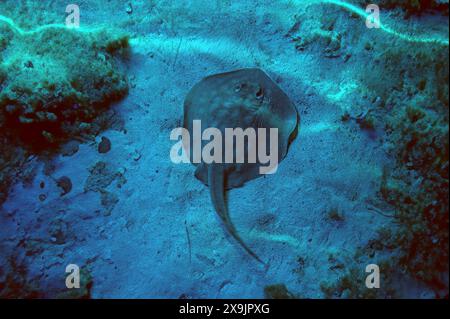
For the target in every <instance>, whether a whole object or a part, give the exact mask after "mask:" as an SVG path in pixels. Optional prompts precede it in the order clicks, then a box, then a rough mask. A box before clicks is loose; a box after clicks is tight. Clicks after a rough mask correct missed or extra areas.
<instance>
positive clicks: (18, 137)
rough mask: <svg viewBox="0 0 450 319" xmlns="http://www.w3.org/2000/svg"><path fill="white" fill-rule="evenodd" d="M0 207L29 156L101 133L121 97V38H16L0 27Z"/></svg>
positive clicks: (64, 33)
mask: <svg viewBox="0 0 450 319" xmlns="http://www.w3.org/2000/svg"><path fill="white" fill-rule="evenodd" d="M0 36H1V37H0V89H1V91H0V165H1V167H2V170H1V173H0V174H1V175H0V193H1V196H0V203H1V202H2V201H3V200H4V199H5V197H6V194H7V192H8V187H9V185H10V184H11V182H12V180H13V179H14V178H15V177H14V176H15V175H17V173H18V172H17V171H18V170H19V171H20V167H21V163H23V162H25V161H26V159H27V158H28V157H29V156H30V155H32V154H44V153H45V154H49V153H51V152H52V151H54V150H57V149H58V148H59V147H60V146H61V145H62V144H63V143H64V142H67V141H69V140H73V139H77V138H78V139H80V138H81V139H83V138H86V136H95V135H96V134H98V133H99V132H100V131H101V130H102V129H105V128H106V127H108V125H109V124H105V120H106V121H108V115H107V114H108V107H109V106H110V105H111V104H112V103H113V102H114V101H117V100H119V99H121V98H123V97H124V96H125V95H126V94H127V92H128V81H127V78H126V75H125V72H124V66H123V63H122V61H125V60H126V58H127V55H128V52H129V45H128V37H127V36H126V35H125V34H123V33H120V32H106V31H101V30H99V31H96V32H78V31H76V30H70V29H61V28H58V29H52V28H48V29H43V30H41V31H39V32H37V33H34V34H17V33H16V32H14V30H12V29H11V28H10V27H9V26H8V25H6V24H4V23H2V24H0Z"/></svg>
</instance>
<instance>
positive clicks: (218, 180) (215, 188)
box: [208, 164, 265, 264]
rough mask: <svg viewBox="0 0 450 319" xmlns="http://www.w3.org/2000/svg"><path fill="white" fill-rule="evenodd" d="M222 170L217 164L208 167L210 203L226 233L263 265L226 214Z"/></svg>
mask: <svg viewBox="0 0 450 319" xmlns="http://www.w3.org/2000/svg"><path fill="white" fill-rule="evenodd" d="M224 173H225V172H224V169H223V167H222V166H221V165H218V164H209V165H208V184H209V189H210V193H211V201H212V203H213V205H214V208H215V210H216V212H217V214H218V215H219V217H220V219H222V221H223V223H224V224H225V228H226V229H227V231H228V232H229V233H230V234H231V236H233V238H234V239H236V240H237V242H238V243H239V244H240V245H241V246H242V247H243V248H244V249H245V250H246V251H247V252H248V253H249V254H250V256H252V257H253V258H255V259H256V260H257V261H259V262H260V263H262V264H265V263H264V262H263V261H262V260H261V259H260V258H259V257H258V256H257V255H256V254H255V253H254V252H253V251H252V250H251V249H250V248H249V247H248V246H247V245H246V244H245V243H244V241H243V240H242V238H241V237H240V236H239V235H238V233H237V231H236V228H235V227H234V225H233V223H232V222H231V219H230V215H229V213H228V209H227V206H226V205H225V178H224Z"/></svg>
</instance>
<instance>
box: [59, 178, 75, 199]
mask: <svg viewBox="0 0 450 319" xmlns="http://www.w3.org/2000/svg"><path fill="white" fill-rule="evenodd" d="M56 183H57V185H58V187H60V188H61V189H62V190H63V192H62V193H61V196H64V195H66V194H68V193H70V191H71V190H72V181H71V180H70V178H69V177H67V176H63V177H60V178H58V180H57V181H56Z"/></svg>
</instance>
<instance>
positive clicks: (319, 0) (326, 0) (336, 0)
mask: <svg viewBox="0 0 450 319" xmlns="http://www.w3.org/2000/svg"><path fill="white" fill-rule="evenodd" d="M291 3H295V4H297V5H305V4H306V5H307V4H333V5H336V6H339V7H341V8H344V9H346V10H348V11H351V12H353V13H355V14H357V15H358V16H360V17H362V18H363V19H367V17H369V15H370V14H369V13H367V12H366V11H365V10H363V9H362V8H360V7H358V6H355V5H353V4H351V3H347V2H345V1H340V0H301V1H300V0H293V1H292V2H291ZM0 22H4V23H6V24H7V25H8V26H9V27H10V28H11V29H13V30H14V31H15V32H16V33H18V34H20V35H32V34H34V33H37V32H40V31H42V30H45V29H52V28H53V29H67V28H68V27H67V26H66V25H64V24H47V25H43V26H40V27H37V28H36V29H32V30H23V29H21V28H20V27H19V26H18V25H17V24H16V23H15V22H14V21H13V20H12V19H10V18H8V17H5V16H2V15H0ZM75 30H77V31H79V32H92V31H95V30H94V29H90V28H82V27H80V28H76V29H75ZM380 30H382V31H384V32H386V33H388V34H391V35H393V36H396V37H398V38H400V39H402V40H405V41H408V42H417V43H437V44H440V45H446V46H448V44H449V40H448V38H430V37H420V36H414V35H408V34H404V33H400V32H397V31H395V30H394V29H392V28H390V27H389V26H387V25H384V24H383V23H381V21H380Z"/></svg>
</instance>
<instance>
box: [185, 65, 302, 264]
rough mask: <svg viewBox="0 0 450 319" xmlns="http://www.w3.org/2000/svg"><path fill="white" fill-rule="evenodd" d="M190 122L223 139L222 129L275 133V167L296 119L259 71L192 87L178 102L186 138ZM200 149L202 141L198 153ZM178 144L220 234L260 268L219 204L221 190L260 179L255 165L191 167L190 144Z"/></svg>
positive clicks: (276, 88)
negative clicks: (228, 236)
mask: <svg viewBox="0 0 450 319" xmlns="http://www.w3.org/2000/svg"><path fill="white" fill-rule="evenodd" d="M194 120H200V121H201V126H202V128H203V129H204V128H206V127H208V128H209V127H212V128H217V129H219V130H220V132H221V133H222V135H223V136H224V130H225V128H238V127H239V128H242V129H244V130H245V129H246V128H253V129H255V130H256V131H257V130H258V128H266V129H267V130H269V129H270V128H278V163H280V162H281V160H282V159H283V158H284V157H285V156H286V154H287V151H288V147H289V144H290V142H291V141H292V140H293V139H294V138H295V136H296V133H297V126H298V122H299V115H298V113H297V109H296V108H295V105H294V104H293V103H292V102H291V101H290V99H289V98H288V96H287V95H286V94H285V93H284V92H283V91H282V90H281V88H280V87H279V86H278V85H277V84H276V83H275V82H274V81H273V80H272V79H271V78H270V77H269V76H268V75H267V74H266V73H265V72H264V71H262V70H260V69H256V68H249V69H239V70H236V71H232V72H227V73H221V74H216V75H211V76H208V77H206V78H204V79H203V80H201V81H200V82H199V83H197V84H196V85H195V86H194V87H193V88H192V89H191V91H190V92H189V93H188V95H187V96H186V99H185V102H184V120H183V127H184V128H185V129H187V131H188V132H189V134H190V136H191V137H192V136H193V121H194ZM258 135H259V134H258ZM257 138H259V136H258V137H257ZM268 139H269V134H266V140H267V141H266V142H267V144H268V143H269V141H268ZM206 143H207V141H202V147H203V146H204V145H205V144H206ZM248 143H250V141H249V140H248V139H247V144H246V145H245V155H246V156H247V155H248V150H249V147H250V145H248ZM183 144H184V148H185V149H186V151H188V154H189V158H190V162H191V163H193V164H194V165H196V166H197V168H196V171H195V176H196V177H197V178H198V179H199V180H201V181H202V182H203V183H204V184H205V185H207V186H209V188H210V195H211V201H212V203H213V206H214V209H215V210H216V212H217V214H218V216H219V217H220V219H221V220H222V222H223V223H224V225H225V228H226V230H227V231H228V232H229V233H230V234H231V236H232V237H233V238H234V239H235V240H237V242H239V244H240V245H241V246H242V247H243V248H244V249H245V250H246V251H247V252H248V253H249V254H250V255H251V256H252V257H254V258H255V259H256V260H258V261H259V262H261V263H264V262H262V260H261V259H260V258H259V257H258V256H257V255H256V254H255V253H254V252H253V251H252V250H251V249H250V248H249V247H248V246H247V245H246V244H245V242H244V241H243V240H242V238H241V237H240V236H239V234H238V233H237V231H236V228H235V226H234V224H233V223H232V221H231V219H230V215H229V212H228V208H227V205H226V201H225V191H226V190H229V189H231V188H235V187H240V186H242V185H243V184H244V183H245V182H247V181H249V180H252V179H255V178H257V177H260V176H261V173H260V170H259V168H260V166H261V163H260V162H259V160H257V161H256V163H255V162H254V163H250V162H249V161H248V160H247V161H245V162H244V163H236V161H234V162H233V163H226V162H225V160H224V158H223V160H222V161H221V162H220V163H217V162H212V163H209V164H207V163H205V162H204V161H203V160H201V161H200V162H199V163H194V161H193V143H189V144H186V143H183ZM223 144H224V143H223ZM256 144H257V143H256ZM257 145H258V144H257ZM254 147H257V146H254ZM266 149H268V148H266ZM223 156H224V155H223ZM234 156H235V155H234ZM246 158H247V157H246Z"/></svg>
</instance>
